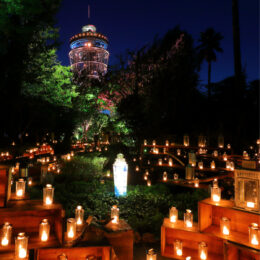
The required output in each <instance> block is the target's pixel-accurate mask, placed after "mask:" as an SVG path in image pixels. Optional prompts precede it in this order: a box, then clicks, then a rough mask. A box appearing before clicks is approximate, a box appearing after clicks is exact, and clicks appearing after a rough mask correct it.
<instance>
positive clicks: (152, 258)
mask: <svg viewBox="0 0 260 260" xmlns="http://www.w3.org/2000/svg"><path fill="white" fill-rule="evenodd" d="M156 259H157V254H156V253H155V251H154V249H153V248H151V249H149V250H148V252H147V254H146V260H156Z"/></svg>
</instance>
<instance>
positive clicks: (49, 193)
mask: <svg viewBox="0 0 260 260" xmlns="http://www.w3.org/2000/svg"><path fill="white" fill-rule="evenodd" d="M53 196H54V187H52V185H51V184H46V187H45V188H43V204H44V205H51V204H52V203H53Z"/></svg>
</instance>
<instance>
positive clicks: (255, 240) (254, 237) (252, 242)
mask: <svg viewBox="0 0 260 260" xmlns="http://www.w3.org/2000/svg"><path fill="white" fill-rule="evenodd" d="M251 244H252V245H256V246H258V245H259V241H258V239H257V236H256V235H253V236H252V239H251Z"/></svg>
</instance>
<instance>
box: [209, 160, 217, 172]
mask: <svg viewBox="0 0 260 260" xmlns="http://www.w3.org/2000/svg"><path fill="white" fill-rule="evenodd" d="M210 168H211V169H212V170H215V168H216V164H215V161H212V162H211V163H210Z"/></svg>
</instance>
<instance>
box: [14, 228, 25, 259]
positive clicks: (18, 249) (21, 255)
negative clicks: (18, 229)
mask: <svg viewBox="0 0 260 260" xmlns="http://www.w3.org/2000/svg"><path fill="white" fill-rule="evenodd" d="M27 248H28V237H26V236H25V233H19V234H18V236H17V237H16V238H15V259H25V258H26V257H27Z"/></svg>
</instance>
